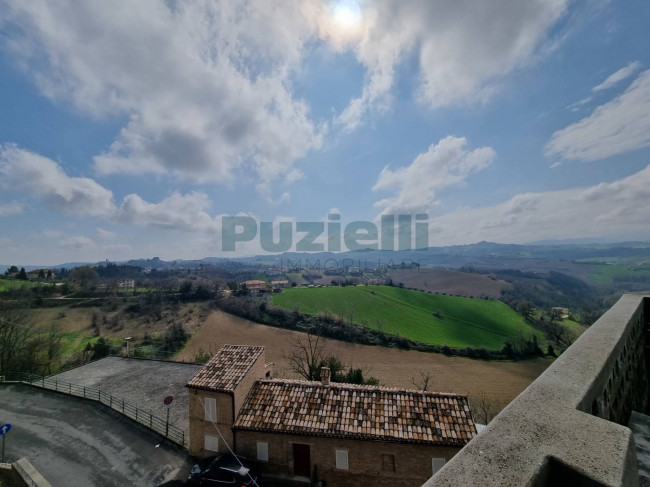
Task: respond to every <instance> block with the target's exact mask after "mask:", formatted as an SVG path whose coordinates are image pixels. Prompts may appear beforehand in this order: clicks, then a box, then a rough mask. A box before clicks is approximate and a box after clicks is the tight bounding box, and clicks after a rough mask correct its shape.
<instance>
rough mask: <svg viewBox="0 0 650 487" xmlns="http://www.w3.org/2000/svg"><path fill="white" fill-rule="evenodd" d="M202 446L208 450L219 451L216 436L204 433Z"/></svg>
mask: <svg viewBox="0 0 650 487" xmlns="http://www.w3.org/2000/svg"><path fill="white" fill-rule="evenodd" d="M204 448H205V449H206V450H210V451H219V438H217V437H216V436H210V435H205V446H204Z"/></svg>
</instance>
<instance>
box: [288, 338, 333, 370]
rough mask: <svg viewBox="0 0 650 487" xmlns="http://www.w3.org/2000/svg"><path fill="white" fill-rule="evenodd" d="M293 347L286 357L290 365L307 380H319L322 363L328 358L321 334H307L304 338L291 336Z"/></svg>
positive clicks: (290, 341)
mask: <svg viewBox="0 0 650 487" xmlns="http://www.w3.org/2000/svg"><path fill="white" fill-rule="evenodd" d="M289 343H290V345H291V348H290V350H289V354H288V355H285V358H286V359H287V360H289V367H291V370H293V371H294V372H295V373H296V374H298V375H300V376H302V377H304V378H305V379H306V380H317V379H318V377H320V367H321V364H322V363H324V362H325V360H326V358H327V355H328V354H327V352H326V350H325V345H324V344H323V342H322V341H321V338H320V337H319V336H314V335H306V336H305V337H304V338H302V337H300V338H291V339H290V340H289Z"/></svg>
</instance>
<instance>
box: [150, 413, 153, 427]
mask: <svg viewBox="0 0 650 487" xmlns="http://www.w3.org/2000/svg"><path fill="white" fill-rule="evenodd" d="M152 423H153V416H152V415H151V414H149V429H151V424H152Z"/></svg>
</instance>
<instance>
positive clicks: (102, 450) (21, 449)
mask: <svg viewBox="0 0 650 487" xmlns="http://www.w3.org/2000/svg"><path fill="white" fill-rule="evenodd" d="M4 423H11V424H12V425H13V428H12V430H11V431H10V432H9V433H8V435H7V440H6V441H7V443H6V456H7V457H10V458H13V459H18V458H22V457H26V458H27V459H28V460H29V461H30V462H31V463H32V464H33V465H34V466H35V467H36V469H37V470H38V471H39V472H40V473H41V474H42V475H43V476H44V477H45V478H46V479H47V480H48V481H49V482H50V483H51V484H52V486H53V487H91V486H116V487H118V486H119V487H125V486H154V485H157V484H159V483H161V482H163V481H167V480H171V479H176V478H179V479H184V478H187V474H188V472H189V469H190V468H191V465H192V463H193V462H192V460H191V459H190V457H189V456H188V454H187V453H186V452H185V451H184V450H183V449H181V448H180V447H177V446H174V445H173V444H169V443H166V442H164V441H163V438H162V437H161V436H160V435H158V434H156V433H153V432H151V431H149V430H148V429H146V428H145V427H143V426H141V425H139V424H137V423H135V422H133V421H131V420H130V419H128V418H125V417H123V416H122V415H120V414H119V413H116V412H115V411H112V410H110V409H109V408H107V407H104V406H102V405H100V404H97V403H93V402H89V401H84V400H83V399H77V398H73V397H70V396H66V395H64V394H59V393H56V392H51V391H44V390H41V389H36V388H33V387H30V386H26V385H20V384H12V385H7V384H3V385H0V424H4ZM158 444H160V447H158V448H156V445H158Z"/></svg>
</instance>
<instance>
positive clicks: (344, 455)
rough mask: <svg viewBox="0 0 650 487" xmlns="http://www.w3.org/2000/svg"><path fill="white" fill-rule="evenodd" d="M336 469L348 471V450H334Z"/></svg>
mask: <svg viewBox="0 0 650 487" xmlns="http://www.w3.org/2000/svg"><path fill="white" fill-rule="evenodd" d="M336 468H337V469H338V470H349V469H350V463H349V461H348V450H336Z"/></svg>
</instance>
